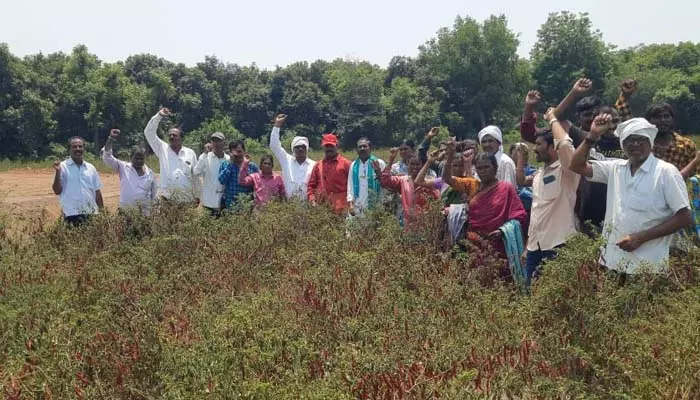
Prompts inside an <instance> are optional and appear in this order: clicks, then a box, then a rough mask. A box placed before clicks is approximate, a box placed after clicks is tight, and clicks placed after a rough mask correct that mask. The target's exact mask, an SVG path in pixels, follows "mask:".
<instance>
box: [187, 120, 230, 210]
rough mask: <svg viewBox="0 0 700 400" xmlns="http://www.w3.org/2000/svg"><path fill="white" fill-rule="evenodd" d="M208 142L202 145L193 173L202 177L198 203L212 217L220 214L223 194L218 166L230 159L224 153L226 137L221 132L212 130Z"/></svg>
mask: <svg viewBox="0 0 700 400" xmlns="http://www.w3.org/2000/svg"><path fill="white" fill-rule="evenodd" d="M209 140H210V142H209V143H207V145H206V146H205V147H204V153H202V154H201V155H200V156H199V160H198V161H197V165H196V166H195V167H194V170H193V173H194V176H195V177H200V176H201V177H202V180H203V182H202V197H200V198H201V201H200V203H201V204H202V207H204V208H206V209H207V210H208V211H209V214H211V216H212V217H214V218H218V217H219V216H220V215H221V209H222V207H221V198H222V197H223V195H224V185H222V184H221V182H219V168H220V167H221V161H223V160H230V157H229V155H228V154H226V153H224V149H225V148H226V143H225V140H226V137H225V136H224V134H223V133H221V132H214V133H212V134H211V136H210V137H209Z"/></svg>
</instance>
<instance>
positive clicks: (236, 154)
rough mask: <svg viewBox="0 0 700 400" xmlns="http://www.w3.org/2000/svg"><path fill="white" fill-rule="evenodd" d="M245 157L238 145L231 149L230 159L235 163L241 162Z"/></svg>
mask: <svg viewBox="0 0 700 400" xmlns="http://www.w3.org/2000/svg"><path fill="white" fill-rule="evenodd" d="M244 156H245V150H243V146H241V145H238V146H236V147H233V148H231V157H232V158H233V159H234V160H235V161H238V162H240V161H243V157H244Z"/></svg>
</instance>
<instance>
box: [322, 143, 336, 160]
mask: <svg viewBox="0 0 700 400" xmlns="http://www.w3.org/2000/svg"><path fill="white" fill-rule="evenodd" d="M323 153H324V154H325V155H326V158H328V159H330V158H333V157H335V156H336V155H337V154H338V146H336V145H332V144H327V145H325V146H323Z"/></svg>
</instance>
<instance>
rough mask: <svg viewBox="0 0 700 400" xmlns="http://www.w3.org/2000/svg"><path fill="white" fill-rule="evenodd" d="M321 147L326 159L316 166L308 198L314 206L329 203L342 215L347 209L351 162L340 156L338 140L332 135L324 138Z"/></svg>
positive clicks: (336, 212)
mask: <svg viewBox="0 0 700 400" xmlns="http://www.w3.org/2000/svg"><path fill="white" fill-rule="evenodd" d="M321 147H323V152H324V154H325V157H324V159H323V160H321V161H319V162H317V163H316V165H314V169H313V171H312V172H311V177H310V178H309V184H308V190H307V196H308V199H309V201H310V202H311V203H312V204H316V203H319V202H325V203H329V204H330V205H331V208H332V209H333V212H334V213H335V214H337V215H340V214H342V213H343V211H345V210H346V208H347V197H348V174H349V173H350V160H348V159H347V158H345V157H343V156H341V155H340V154H338V138H337V137H336V136H335V135H334V134H332V133H328V134H324V135H323V136H322V139H321Z"/></svg>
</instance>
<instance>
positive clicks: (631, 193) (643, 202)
mask: <svg viewBox="0 0 700 400" xmlns="http://www.w3.org/2000/svg"><path fill="white" fill-rule="evenodd" d="M611 121H612V116H611V115H610V114H601V115H598V116H597V117H596V118H595V120H594V122H593V125H592V126H591V132H590V134H589V135H588V136H587V137H586V138H585V140H584V142H583V143H582V144H581V145H580V146H579V147H578V148H577V149H576V152H575V153H574V157H573V159H572V160H571V165H570V166H569V168H570V169H571V170H572V171H574V172H576V173H579V174H581V175H583V176H585V177H586V178H588V179H589V180H590V181H592V182H599V183H607V184H608V193H607V207H606V212H605V223H604V226H603V235H606V236H607V237H606V239H607V240H606V244H605V247H604V248H603V253H602V255H601V259H600V263H601V264H602V265H604V266H605V267H607V268H609V269H611V270H615V271H618V272H620V273H623V274H626V273H629V274H634V273H636V272H639V268H640V267H641V266H648V267H651V268H652V271H654V272H660V271H661V270H662V268H663V266H664V263H665V262H666V260H667V259H668V255H669V246H670V244H671V235H672V234H673V233H675V232H677V231H678V230H679V229H681V228H684V227H686V226H688V225H690V223H691V216H690V204H689V202H688V193H687V189H686V186H685V182H684V181H683V177H682V176H681V173H680V172H679V171H678V168H676V167H675V166H673V165H672V164H669V163H667V162H665V161H663V160H660V159H658V158H656V157H654V155H653V154H652V143H654V139H655V138H656V133H657V132H658V129H657V128H656V126H654V125H652V124H650V123H649V122H648V121H647V120H646V119H644V118H633V119H630V120H627V121H625V122H623V123H621V124H620V125H618V127H617V129H616V130H615V135H616V136H618V137H619V138H620V144H621V145H622V150H623V151H624V152H625V155H627V158H628V159H627V160H619V159H614V160H613V159H610V160H604V161H590V162H588V161H587V160H586V159H587V157H588V153H589V150H590V149H591V148H592V147H593V146H595V143H596V142H597V140H598V139H599V138H600V135H601V134H602V133H603V132H605V130H606V129H608V128H609V124H610V122H611Z"/></svg>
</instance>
